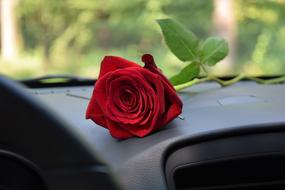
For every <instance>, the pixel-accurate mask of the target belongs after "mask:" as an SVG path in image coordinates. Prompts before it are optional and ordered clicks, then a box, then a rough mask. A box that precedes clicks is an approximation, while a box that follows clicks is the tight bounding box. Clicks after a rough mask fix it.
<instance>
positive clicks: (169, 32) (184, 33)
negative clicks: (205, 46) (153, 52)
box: [157, 19, 199, 61]
mask: <svg viewBox="0 0 285 190" xmlns="http://www.w3.org/2000/svg"><path fill="white" fill-rule="evenodd" d="M157 22H158V24H159V26H160V28H161V31H162V33H163V36H164V39H165V42H166V44H167V46H168V47H169V49H170V50H171V51H172V53H173V54H174V55H175V56H176V57H177V58H178V59H180V60H181V61H193V60H194V59H195V58H196V57H197V54H198V52H197V50H198V45H199V41H198V38H197V37H196V36H195V35H194V34H193V33H192V32H191V31H189V30H187V29H186V28H184V27H183V26H182V25H181V24H179V23H178V22H176V21H174V20H172V19H161V20H157Z"/></svg>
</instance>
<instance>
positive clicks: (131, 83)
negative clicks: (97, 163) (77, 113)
mask: <svg viewBox="0 0 285 190" xmlns="http://www.w3.org/2000/svg"><path fill="white" fill-rule="evenodd" d="M142 61H143V62H144V63H145V66H144V67H141V66H140V65H137V64H136V63H134V62H131V61H128V60H126V59H123V58H120V57H115V56H106V57H105V58H104V59H103V61H102V63H101V71H100V74H99V77H98V80H97V82H96V83H95V87H94V91H93V95H92V97H91V100H90V102H89V105H88V108H87V112H86V118H87V119H92V120H93V121H94V122H95V123H97V124H98V125H101V126H103V127H105V128H107V129H108V130H109V131H110V133H111V135H112V136H113V137H115V138H117V139H126V138H129V137H132V136H137V137H144V136H146V135H148V134H149V133H151V132H152V131H155V130H157V129H159V128H162V127H163V126H165V125H166V124H167V123H169V122H170V121H171V120H173V119H174V118H176V117H177V116H178V115H179V114H180V113H181V109H182V102H181V100H180V99H179V97H178V96H177V94H176V92H175V90H174V88H173V86H172V85H171V84H170V82H169V81H168V80H167V78H166V77H165V76H164V75H163V74H162V73H161V72H160V70H159V69H158V68H157V67H156V65H155V63H154V60H153V57H152V56H151V55H149V54H145V55H143V56H142Z"/></svg>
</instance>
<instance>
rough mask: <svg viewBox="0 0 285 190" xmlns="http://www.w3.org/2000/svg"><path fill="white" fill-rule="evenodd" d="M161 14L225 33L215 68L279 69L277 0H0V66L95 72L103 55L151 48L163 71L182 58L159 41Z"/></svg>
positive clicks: (18, 71)
mask: <svg viewBox="0 0 285 190" xmlns="http://www.w3.org/2000/svg"><path fill="white" fill-rule="evenodd" d="M161 18H173V19H175V20H177V21H179V22H180V23H182V24H183V25H184V26H186V27H187V28H188V29H191V30H192V31H193V32H194V33H195V34H196V35H197V36H198V37H199V38H202V39H205V38H206V37H208V36H210V35H216V36H222V37H224V38H225V39H227V41H228V43H229V48H230V54H229V56H228V57H227V58H226V59H225V60H223V61H222V62H220V63H218V65H217V66H216V67H215V68H214V69H213V70H211V72H213V73H214V74H216V75H219V76H226V75H233V74H238V73H240V72H245V73H247V74H249V75H258V76H261V75H267V76H268V75H269V76H272V75H280V74H284V73H285V62H284V60H285V53H284V52H285V19H284V18H285V1H284V0H266V1H265V0H250V1H244V0H213V1H212V0H204V1H197V0H133V1H129V0H80V1H76V0H60V1H59V0H48V1H47V0H2V1H1V61H0V74H4V75H8V76H10V77H12V78H16V79H24V78H32V77H39V76H43V75H50V74H71V75H75V76H82V77H91V78H96V77H97V75H98V71H99V69H100V61H101V60H102V58H103V57H104V56H105V55H116V56H121V57H125V58H126V59H130V60H133V61H136V62H138V63H140V62H141V61H140V56H141V55H142V54H143V53H151V54H152V55H153V56H154V57H155V60H156V63H157V64H158V66H159V67H160V68H161V69H162V70H163V72H164V73H165V75H166V76H168V77H170V76H172V75H174V74H175V73H177V72H178V71H179V70H180V69H181V68H183V67H184V66H185V64H184V63H182V62H181V61H179V60H178V59H177V58H176V57H175V56H174V55H173V54H172V53H171V52H170V50H169V49H168V48H167V46H166V45H165V42H164V41H163V37H162V34H161V31H160V29H159V26H158V24H157V23H156V21H155V20H156V19H161Z"/></svg>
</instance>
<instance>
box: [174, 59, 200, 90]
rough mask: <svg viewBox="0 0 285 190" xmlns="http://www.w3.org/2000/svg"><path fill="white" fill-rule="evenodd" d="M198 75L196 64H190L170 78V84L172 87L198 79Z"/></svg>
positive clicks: (198, 68)
mask: <svg viewBox="0 0 285 190" xmlns="http://www.w3.org/2000/svg"><path fill="white" fill-rule="evenodd" d="M199 73H200V65H199V64H198V63H196V62H192V63H190V64H189V65H187V66H186V67H184V68H183V69H182V70H181V71H180V72H179V73H178V74H177V75H174V76H173V77H171V78H170V82H171V83H172V84H173V85H179V84H183V83H185V82H189V81H191V80H192V79H194V78H196V77H198V75H199Z"/></svg>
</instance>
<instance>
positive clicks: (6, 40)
mask: <svg viewBox="0 0 285 190" xmlns="http://www.w3.org/2000/svg"><path fill="white" fill-rule="evenodd" d="M17 1H18V0H1V54H2V58H3V59H4V60H8V61H11V60H13V59H15V58H17V56H18V52H19V43H18V40H17V37H18V36H17V22H16V16H15V7H16V3H17Z"/></svg>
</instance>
